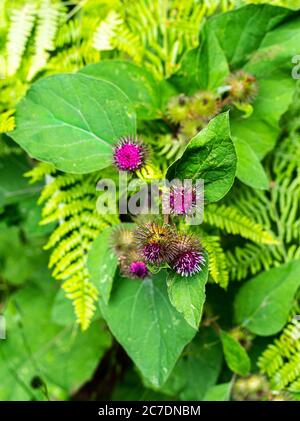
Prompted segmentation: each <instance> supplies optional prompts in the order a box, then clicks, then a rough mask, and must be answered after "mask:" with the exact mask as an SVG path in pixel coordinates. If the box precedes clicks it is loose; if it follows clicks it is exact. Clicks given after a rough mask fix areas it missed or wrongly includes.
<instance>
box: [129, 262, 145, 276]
mask: <svg viewBox="0 0 300 421" xmlns="http://www.w3.org/2000/svg"><path fill="white" fill-rule="evenodd" d="M129 272H130V274H131V276H132V277H133V278H140V279H144V278H145V277H146V276H147V275H148V268H147V265H146V263H145V262H142V261H139V260H138V261H134V262H132V263H130V265H129Z"/></svg>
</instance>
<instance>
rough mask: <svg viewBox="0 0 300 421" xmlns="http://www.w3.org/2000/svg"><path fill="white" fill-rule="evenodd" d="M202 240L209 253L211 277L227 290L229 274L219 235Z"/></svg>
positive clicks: (204, 236)
mask: <svg viewBox="0 0 300 421" xmlns="http://www.w3.org/2000/svg"><path fill="white" fill-rule="evenodd" d="M201 240H202V243H203V246H204V248H205V249H206V250H207V252H208V256H209V261H208V268H209V273H210V275H211V277H212V278H213V280H214V281H215V282H216V283H217V284H219V285H220V286H221V287H222V288H226V287H227V285H228V282H229V272H228V267H227V261H226V256H225V253H224V250H223V248H222V246H221V238H220V237H219V236H217V235H203V236H202V237H201Z"/></svg>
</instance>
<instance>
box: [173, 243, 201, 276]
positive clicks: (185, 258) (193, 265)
mask: <svg viewBox="0 0 300 421" xmlns="http://www.w3.org/2000/svg"><path fill="white" fill-rule="evenodd" d="M176 243H177V253H176V256H175V258H174V259H173V261H172V263H171V267H172V269H174V270H175V271H176V272H177V273H178V274H179V275H181V276H192V275H194V274H195V273H197V272H200V271H201V265H203V263H204V262H205V258H204V255H203V251H202V248H201V245H200V243H199V242H198V241H197V240H196V239H195V238H194V237H192V236H190V235H180V236H178V237H177V241H176Z"/></svg>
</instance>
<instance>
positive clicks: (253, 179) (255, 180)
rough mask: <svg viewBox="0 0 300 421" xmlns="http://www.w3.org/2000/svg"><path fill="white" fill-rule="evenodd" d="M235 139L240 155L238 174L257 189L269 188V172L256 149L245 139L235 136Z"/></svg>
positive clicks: (243, 180)
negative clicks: (267, 172)
mask: <svg viewBox="0 0 300 421" xmlns="http://www.w3.org/2000/svg"><path fill="white" fill-rule="evenodd" d="M233 140H234V146H235V150H236V154H237V156H238V161H237V174H238V177H239V179H240V180H241V181H242V182H243V183H245V184H247V185H248V186H251V187H253V188H255V189H263V190H266V189H268V187H269V180H268V177H267V174H266V172H265V170H264V167H263V166H262V164H261V163H260V161H259V158H258V156H257V155H256V153H255V152H254V150H253V149H252V148H251V146H250V145H249V143H247V142H245V141H244V140H243V139H240V138H235V139H233Z"/></svg>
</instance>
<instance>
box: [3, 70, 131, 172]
mask: <svg viewBox="0 0 300 421" xmlns="http://www.w3.org/2000/svg"><path fill="white" fill-rule="evenodd" d="M135 131H136V121H135V111H134V109H133V106H132V104H131V102H130V101H129V99H128V98H127V96H126V95H125V94H124V93H123V92H122V91H121V90H120V89H119V88H118V87H117V86H115V85H113V84H112V83H110V82H108V81H104V80H97V79H95V78H90V77H87V76H84V75H80V74H77V75H71V74H69V75H67V74H62V75H56V76H51V77H48V78H45V79H42V80H40V81H38V82H36V83H35V84H34V85H33V86H32V87H31V89H30V90H29V92H28V93H27V95H26V97H25V98H24V99H23V100H22V101H21V102H20V104H19V105H18V107H17V113H16V129H15V130H14V131H13V132H12V133H10V136H11V137H12V138H13V139H14V140H15V141H16V142H17V143H19V144H20V146H22V148H24V149H25V150H26V151H27V152H28V153H29V155H31V156H32V157H34V158H36V159H39V160H42V161H46V162H51V163H52V164H54V165H55V166H56V167H57V168H58V169H60V170H62V171H66V172H72V173H88V172H92V171H96V170H99V169H102V168H105V167H107V166H109V165H110V164H111V162H112V146H113V144H114V143H115V142H116V141H117V140H118V139H119V138H121V137H122V136H126V135H134V134H135Z"/></svg>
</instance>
